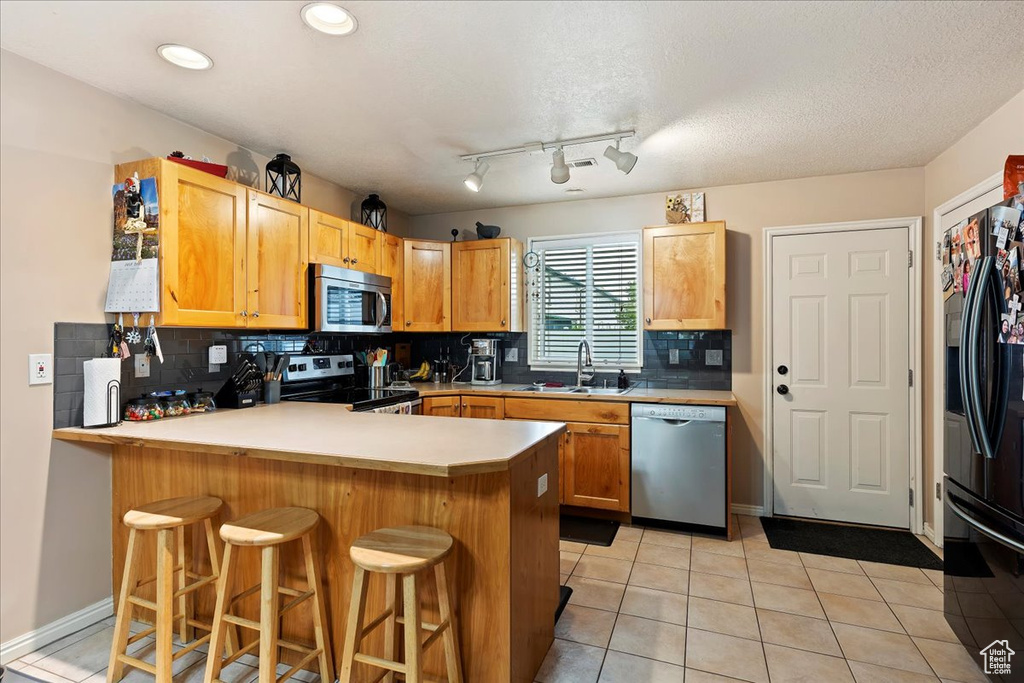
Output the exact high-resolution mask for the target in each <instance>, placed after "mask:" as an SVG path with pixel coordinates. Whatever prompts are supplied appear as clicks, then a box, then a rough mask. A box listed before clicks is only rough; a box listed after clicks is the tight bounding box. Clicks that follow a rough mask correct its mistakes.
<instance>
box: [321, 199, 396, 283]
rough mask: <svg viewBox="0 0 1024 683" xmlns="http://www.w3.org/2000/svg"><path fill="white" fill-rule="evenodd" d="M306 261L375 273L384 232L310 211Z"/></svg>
mask: <svg viewBox="0 0 1024 683" xmlns="http://www.w3.org/2000/svg"><path fill="white" fill-rule="evenodd" d="M309 233H310V236H309V262H310V263H323V264H326V265H329V266H338V267H339V268H352V269H354V270H361V271H363V272H364V273H378V272H379V271H378V264H379V260H380V245H379V236H380V235H382V234H383V233H380V232H378V231H377V230H374V229H373V228H368V227H366V226H365V225H360V224H359V223H354V222H352V221H347V220H345V219H344V218H338V217H337V216H332V215H330V214H328V213H323V212H322V211H317V210H315V209H310V210H309Z"/></svg>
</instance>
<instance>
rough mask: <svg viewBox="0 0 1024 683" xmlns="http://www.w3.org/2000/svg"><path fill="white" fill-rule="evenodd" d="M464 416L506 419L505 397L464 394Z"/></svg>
mask: <svg viewBox="0 0 1024 683" xmlns="http://www.w3.org/2000/svg"><path fill="white" fill-rule="evenodd" d="M462 417H475V418H483V419H487V420H503V419H505V399H503V398H495V397H492V396H463V397H462Z"/></svg>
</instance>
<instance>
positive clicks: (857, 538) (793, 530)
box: [761, 517, 942, 571]
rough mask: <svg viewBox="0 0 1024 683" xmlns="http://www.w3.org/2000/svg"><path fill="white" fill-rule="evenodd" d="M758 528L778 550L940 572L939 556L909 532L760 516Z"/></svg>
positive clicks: (940, 561)
mask: <svg viewBox="0 0 1024 683" xmlns="http://www.w3.org/2000/svg"><path fill="white" fill-rule="evenodd" d="M761 526H762V527H763V528H764V533H765V536H767V537H768V544H769V545H771V547H773V548H776V549H777V550H793V551H796V552H801V553H814V554H815V555H829V556H831V557H846V558H848V559H851V560H864V561H865V562H882V563H884V564H899V565H903V566H904V567H920V568H921V569H937V570H940V571H941V570H942V560H941V559H939V556H938V555H936V554H935V553H933V552H932V551H931V550H929V549H928V546H926V545H925V544H924V543H922V542H921V541H920V540H918V539H917V537H916V536H914V534H912V533H910V532H909V531H901V530H898V529H874V528H869V527H862V526H847V525H845V524H828V523H826V522H805V521H802V520H799V519H788V518H785V517H762V518H761Z"/></svg>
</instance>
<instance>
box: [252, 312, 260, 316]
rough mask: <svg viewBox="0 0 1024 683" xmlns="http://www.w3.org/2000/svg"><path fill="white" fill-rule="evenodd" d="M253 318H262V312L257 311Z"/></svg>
mask: <svg viewBox="0 0 1024 683" xmlns="http://www.w3.org/2000/svg"><path fill="white" fill-rule="evenodd" d="M252 317H254V318H258V317H260V312H259V311H255V312H254V313H253V314H252Z"/></svg>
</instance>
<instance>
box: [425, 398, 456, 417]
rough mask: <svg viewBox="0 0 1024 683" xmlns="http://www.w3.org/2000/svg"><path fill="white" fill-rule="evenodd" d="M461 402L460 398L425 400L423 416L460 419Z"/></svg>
mask: <svg viewBox="0 0 1024 683" xmlns="http://www.w3.org/2000/svg"><path fill="white" fill-rule="evenodd" d="M460 405H461V402H460V400H459V397H458V396H434V397H427V398H424V399H423V414H424V415H433V416H434V417H459V416H460V415H461V411H460V409H459V406H460Z"/></svg>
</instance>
